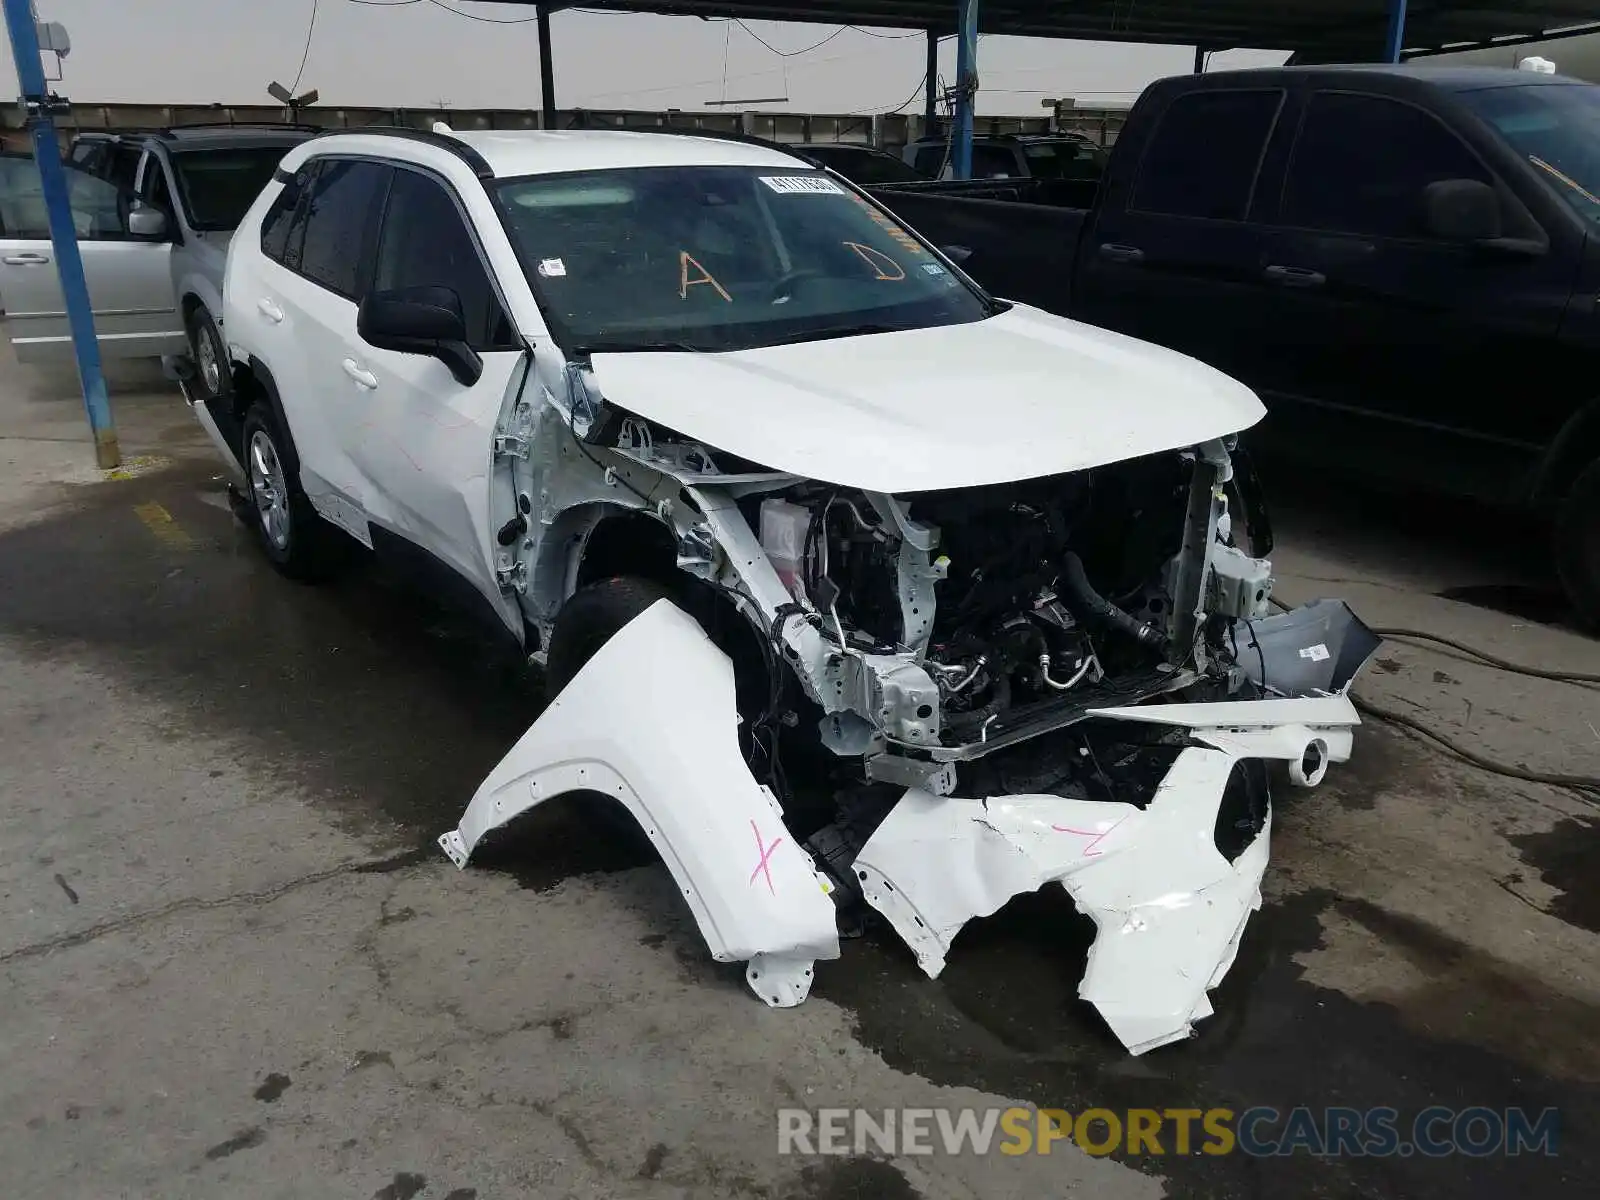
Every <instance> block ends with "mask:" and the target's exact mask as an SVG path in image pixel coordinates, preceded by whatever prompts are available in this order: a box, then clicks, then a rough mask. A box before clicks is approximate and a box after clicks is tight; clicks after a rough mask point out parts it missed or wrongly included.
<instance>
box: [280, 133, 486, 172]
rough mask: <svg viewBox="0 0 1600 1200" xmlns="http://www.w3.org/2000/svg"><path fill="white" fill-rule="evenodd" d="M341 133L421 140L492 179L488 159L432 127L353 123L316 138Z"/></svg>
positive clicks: (413, 140) (473, 170)
mask: <svg viewBox="0 0 1600 1200" xmlns="http://www.w3.org/2000/svg"><path fill="white" fill-rule="evenodd" d="M341 133H376V134H380V135H382V136H384V137H397V138H404V139H406V140H407V141H411V142H422V143H424V144H426V145H429V146H437V147H439V149H441V150H448V151H450V153H451V154H454V155H455V156H456V157H457V158H459V159H460V160H461V161H462V162H464V163H466V164H467V166H468V167H469V168H471V170H472V173H473V174H474V175H476V176H477V177H478V178H479V179H493V178H494V168H493V167H491V166H490V165H489V160H488V159H486V158H484V157H483V155H481V154H479V153H478V152H477V151H476V150H474V149H473V148H472V147H471V146H469V145H467V143H465V142H463V141H462V140H461V139H460V138H457V137H451V136H450V135H449V134H448V133H436V132H434V131H433V130H432V129H414V128H412V127H411V126H409V125H353V126H351V127H349V128H347V129H326V128H324V129H322V131H321V132H320V133H319V134H318V137H317V138H312V139H311V140H312V141H316V140H318V138H322V137H332V136H334V135H336V134H341Z"/></svg>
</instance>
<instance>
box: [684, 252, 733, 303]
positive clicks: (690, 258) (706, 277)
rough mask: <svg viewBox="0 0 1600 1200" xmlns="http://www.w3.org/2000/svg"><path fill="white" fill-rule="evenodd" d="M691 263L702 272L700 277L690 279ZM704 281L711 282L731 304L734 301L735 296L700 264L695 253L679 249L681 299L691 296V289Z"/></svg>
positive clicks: (718, 293)
mask: <svg viewBox="0 0 1600 1200" xmlns="http://www.w3.org/2000/svg"><path fill="white" fill-rule="evenodd" d="M691 265H692V266H693V267H694V269H695V270H696V271H699V272H700V278H698V279H690V278H689V267H690V266H691ZM702 283H709V284H710V285H711V286H712V287H714V288H716V289H717V295H719V296H721V297H722V298H723V299H724V300H726V301H727V302H728V303H729V304H732V303H733V297H732V296H730V295H728V293H727V290H726V289H725V288H724V287H723V286H722V285H721V284H720V283H718V282H717V280H716V276H714V275H712V274H711V272H710V271H708V270H706V269H705V268H704V267H702V266H701V265H700V263H699V261H698V260H697V259H696V258H695V257H694V255H692V254H690V253H689V252H688V251H687V250H681V251H679V252H678V297H679V299H682V300H687V299H688V298H689V289H690V288H692V287H699V286H700V285H701V284H702Z"/></svg>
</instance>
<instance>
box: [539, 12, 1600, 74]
mask: <svg viewBox="0 0 1600 1200" xmlns="http://www.w3.org/2000/svg"><path fill="white" fill-rule="evenodd" d="M512 2H514V3H518V2H520V3H529V4H531V3H534V2H535V0H512ZM579 4H581V6H582V7H584V8H590V9H595V8H603V9H609V10H612V11H615V12H653V13H667V14H671V15H675V16H685V17H740V18H743V19H745V20H762V21H809V22H817V23H823V24H830V25H871V26H879V27H889V28H900V29H932V30H934V31H936V32H938V33H943V34H949V33H954V32H955V31H956V17H957V7H958V5H957V0H812V2H811V3H802V2H801V0H579ZM579 4H553V5H546V6H545V8H546V9H547V10H554V11H559V10H560V9H562V8H572V7H578V6H579ZM1389 9H1390V0H1275V2H1274V0H981V5H980V8H979V15H978V27H979V29H980V30H981V31H982V32H984V33H994V34H1013V35H1017V36H1022V37H1050V38H1083V39H1093V40H1100V41H1120V42H1166V43H1176V44H1179V45H1186V46H1192V45H1202V46H1205V47H1207V48H1209V49H1227V48H1231V47H1234V46H1253V47H1261V48H1265V49H1275V50H1294V51H1298V52H1300V53H1301V54H1303V55H1305V56H1307V57H1315V58H1318V59H1322V60H1324V61H1329V60H1332V59H1334V58H1340V57H1344V58H1350V59H1356V60H1368V61H1370V60H1372V59H1374V58H1377V57H1379V56H1380V54H1381V51H1382V48H1383V43H1384V34H1385V31H1386V30H1387V28H1388V23H1389ZM1408 10H1409V11H1408V12H1407V15H1406V32H1405V49H1406V50H1407V52H1411V53H1415V52H1418V51H1423V52H1426V51H1437V50H1440V49H1442V48H1445V47H1451V48H1454V47H1456V46H1460V47H1461V48H1466V46H1468V45H1481V44H1483V43H1485V42H1489V41H1491V40H1495V39H1501V38H1533V37H1537V36H1539V35H1541V34H1547V33H1551V32H1554V31H1557V30H1562V29H1566V28H1570V27H1573V26H1581V25H1586V24H1588V25H1592V24H1594V23H1595V22H1596V20H1597V17H1600V13H1597V11H1596V3H1595V0H1410V3H1409V5H1408Z"/></svg>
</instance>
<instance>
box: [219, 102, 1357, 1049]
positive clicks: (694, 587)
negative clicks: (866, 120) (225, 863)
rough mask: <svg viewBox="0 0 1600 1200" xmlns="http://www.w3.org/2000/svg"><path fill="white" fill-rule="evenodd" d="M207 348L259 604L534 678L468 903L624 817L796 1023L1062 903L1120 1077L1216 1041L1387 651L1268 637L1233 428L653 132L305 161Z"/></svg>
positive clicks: (288, 163) (452, 140)
mask: <svg viewBox="0 0 1600 1200" xmlns="http://www.w3.org/2000/svg"><path fill="white" fill-rule="evenodd" d="M224 304H225V312H226V319H225V323H224V327H225V328H226V330H227V337H228V341H229V347H228V349H229V353H230V357H231V359H232V362H233V384H234V386H233V389H232V392H231V395H229V396H228V397H226V398H225V399H221V400H214V401H209V402H206V403H203V404H201V405H199V406H197V410H196V411H197V413H198V414H199V415H200V417H201V419H202V421H203V422H204V423H205V424H206V426H207V428H208V430H209V431H210V432H211V433H212V435H213V437H214V438H215V440H216V441H217V443H218V445H219V447H220V448H221V450H222V452H223V453H224V455H226V456H227V459H228V461H229V463H230V464H231V466H232V468H233V470H234V473H235V478H236V480H237V483H238V487H239V488H240V490H241V491H242V493H243V494H244V496H245V497H247V500H248V504H247V507H245V508H244V511H245V512H246V513H247V516H248V518H249V519H250V520H251V521H253V522H254V524H255V525H256V527H257V529H258V531H259V534H260V538H261V543H262V546H263V548H264V550H265V552H266V554H267V555H268V557H269V558H270V559H271V560H272V561H273V563H275V564H276V565H277V566H278V567H279V568H280V569H281V570H282V571H283V572H284V573H285V574H288V575H291V576H295V577H299V578H318V577H322V576H325V575H326V574H328V573H329V572H330V571H332V570H333V569H335V568H336V567H337V565H338V564H339V562H340V561H341V560H342V559H343V558H344V557H345V556H346V554H347V553H348V552H350V551H351V550H352V549H353V548H354V544H355V543H359V544H360V545H362V546H365V547H368V548H370V549H371V550H373V551H375V552H377V553H378V554H380V555H384V556H390V557H394V558H398V559H399V560H401V562H402V563H403V564H404V567H405V569H406V570H407V572H408V573H409V574H410V575H411V577H412V578H414V579H415V580H416V581H417V583H418V584H419V585H420V586H425V587H430V588H433V589H435V590H438V591H443V592H446V593H449V594H450V595H452V596H454V597H455V598H457V599H458V600H459V601H460V602H461V603H463V604H465V605H467V606H468V607H470V608H472V609H473V610H475V611H477V612H478V613H480V614H481V615H483V616H484V617H485V619H486V620H487V621H488V622H489V623H490V625H491V626H492V627H494V628H495V629H497V630H500V631H502V632H504V633H505V634H507V635H508V636H509V637H510V638H512V639H514V640H515V641H516V642H517V643H519V644H520V646H521V647H522V649H523V650H524V652H525V653H526V654H527V655H528V656H529V657H530V658H531V659H532V660H534V661H535V662H537V663H543V665H544V666H545V669H546V673H547V678H548V681H549V685H550V692H551V694H552V695H553V696H554V697H555V698H554V701H553V703H552V704H551V705H550V707H549V708H548V709H547V710H546V712H545V714H544V715H543V716H542V717H540V719H539V720H538V721H537V722H536V723H535V724H534V725H533V726H532V728H530V729H529V730H528V732H527V734H526V735H525V736H524V737H523V738H522V739H521V741H519V742H518V744H517V745H516V746H515V747H514V748H512V749H511V751H510V752H509V754H508V755H507V756H506V758H505V759H504V761H503V762H501V764H500V765H499V766H498V767H497V768H496V769H495V770H494V772H493V773H492V774H491V775H490V777H489V778H488V779H487V780H486V781H485V782H484V784H483V785H482V787H481V788H480V789H479V791H478V794H477V795H476V796H475V797H474V798H473V799H472V801H471V803H470V804H469V806H468V807H467V810H466V812H465V814H464V816H463V817H462V819H461V821H460V823H459V825H458V827H457V828H456V829H453V830H451V831H449V832H448V833H446V834H445V835H444V836H443V837H442V838H441V839H440V840H441V844H442V845H443V848H444V849H445V851H446V852H447V853H448V854H449V856H450V857H451V858H452V859H453V860H454V861H455V862H456V863H457V865H460V866H464V865H465V864H466V862H467V860H468V858H469V856H470V855H471V854H472V853H473V850H474V849H475V847H476V846H477V845H478V844H479V843H480V841H481V839H482V838H483V837H484V836H485V835H486V834H487V833H489V832H490V831H492V830H494V829H496V828H499V827H501V826H503V825H505V824H506V823H507V822H508V821H510V820H512V819H513V818H514V817H516V816H518V815H519V814H521V813H524V812H526V811H528V810H529V809H531V808H533V807H534V806H536V805H538V804H540V803H542V802H543V801H545V800H547V799H549V798H551V797H554V796H559V795H562V794H565V793H571V792H582V793H585V794H586V795H589V796H591V797H593V798H594V799H595V803H596V804H597V805H599V804H602V803H606V804H610V805H613V806H615V805H620V806H621V808H623V809H625V810H626V812H627V813H628V814H630V815H631V816H632V818H633V819H634V820H636V821H637V823H638V824H639V826H640V827H641V828H642V829H643V831H644V832H645V834H647V835H648V837H649V839H650V840H651V842H652V843H653V844H654V846H655V848H656V849H657V850H658V851H659V853H660V856H661V858H662V860H663V861H664V863H665V864H666V866H667V868H668V870H669V871H670V872H671V874H672V876H673V878H674V879H675V880H676V882H677V885H678V887H679V888H680V890H681V891H682V893H683V895H684V897H685V900H686V902H687V904H688V905H689V907H690V909H691V910H692V912H693V914H694V917H695V919H696V921H697V923H698V925H699V928H700V930H701V932H702V933H703V935H704V937H705V939H706V942H707V944H708V946H709V948H710V950H711V953H712V954H713V955H714V957H716V958H717V959H719V960H723V961H741V962H746V963H747V964H748V966H747V969H746V977H747V979H748V981H749V983H750V986H751V987H752V988H753V989H754V990H755V992H756V993H757V994H758V995H759V996H760V997H761V998H762V999H763V1000H765V1001H766V1002H768V1003H770V1004H773V1005H780V1006H781V1005H791V1004H796V1003H799V1002H800V1001H801V1000H803V999H804V998H805V996H806V994H807V992H808V991H809V988H810V985H811V981H812V972H813V965H814V963H815V962H816V960H819V959H831V958H835V957H837V956H838V954H839V930H840V928H841V927H846V928H848V927H850V926H852V925H854V924H855V923H856V922H857V921H859V919H860V918H861V917H862V916H863V915H864V914H865V912H866V910H867V908H869V907H870V908H871V909H873V910H876V912H877V913H879V914H881V916H882V917H883V918H884V919H886V920H887V922H888V923H889V924H890V925H891V926H892V927H893V928H894V929H895V930H896V931H897V932H898V933H899V934H900V936H901V937H903V938H904V940H905V941H906V942H907V943H908V945H909V946H910V947H911V949H912V950H913V951H914V952H915V954H916V957H917V960H918V962H919V963H920V964H921V965H922V967H923V968H924V970H926V971H927V972H928V973H929V974H930V975H936V974H937V973H938V972H939V970H940V969H941V968H942V967H943V964H944V961H945V955H946V953H947V952H948V951H949V949H950V946H951V943H952V941H953V939H954V938H955V935H956V933H957V932H958V931H959V930H960V929H961V927H962V926H963V925H964V924H965V923H966V922H967V921H969V920H971V919H972V918H973V917H976V916H984V915H987V914H990V913H993V912H994V911H996V910H997V909H998V908H1000V907H1001V906H1002V905H1003V904H1005V903H1006V901H1007V900H1008V899H1010V898H1011V897H1012V896H1015V895H1017V894H1019V893H1022V892H1028V891H1033V890H1035V889H1037V888H1039V887H1041V886H1043V885H1045V884H1047V883H1052V882H1059V883H1060V884H1062V885H1063V886H1064V887H1065V888H1066V890H1067V891H1068V893H1070V895H1071V897H1072V899H1073V901H1074V902H1075V904H1076V905H1077V906H1078V907H1079V908H1080V909H1081V910H1082V911H1084V912H1085V913H1087V914H1088V915H1090V916H1091V917H1092V918H1093V919H1094V920H1095V922H1096V923H1097V925H1098V927H1099V930H1100V933H1099V936H1098V939H1097V941H1096V944H1095V947H1094V950H1093V952H1092V954H1091V956H1090V960H1089V967H1088V971H1087V973H1086V974H1085V976H1084V980H1083V983H1082V986H1081V994H1082V995H1083V997H1084V998H1085V999H1087V1000H1089V1001H1090V1002H1092V1003H1093V1004H1094V1005H1096V1006H1097V1007H1098V1009H1099V1011H1100V1012H1101V1013H1102V1014H1103V1015H1104V1017H1105V1019H1106V1021H1107V1022H1108V1024H1109V1026H1110V1028H1111V1029H1112V1031H1113V1032H1114V1033H1115V1034H1116V1036H1117V1037H1119V1038H1120V1039H1121V1040H1122V1041H1123V1043H1124V1044H1125V1045H1126V1046H1127V1047H1128V1048H1129V1049H1130V1050H1131V1051H1133V1052H1134V1053H1139V1052H1142V1051H1144V1050H1147V1049H1150V1048H1152V1047H1154V1046H1158V1045H1161V1044H1163V1043H1165V1042H1169V1041H1172V1040H1174V1039H1177V1038H1181V1037H1184V1036H1186V1035H1187V1034H1188V1033H1189V1031H1190V1026H1191V1022H1192V1021H1193V1020H1195V1019H1196V1018H1199V1017H1203V1016H1205V1015H1207V1014H1208V1013H1209V1012H1210V1007H1209V1004H1208V1002H1207V997H1206V993H1207V991H1208V989H1209V988H1210V987H1212V986H1214V985H1215V984H1216V983H1217V981H1218V980H1219V979H1220V978H1221V977H1222V975H1223V973H1224V972H1225V971H1226V970H1227V967H1228V965H1229V963H1230V962H1231V961H1232V958H1233V955H1234V953H1235V950H1236V949H1237V946H1238V944H1239V939H1240V937H1241V935H1242V933H1243V929H1244V924H1245V921H1246V919H1247V918H1248V916H1249V914H1250V913H1251V911H1253V910H1254V909H1255V908H1256V907H1257V906H1258V905H1259V903H1260V891H1259V885H1260V881H1261V877H1262V872H1263V870H1264V868H1265V865H1266V860H1267V844H1268V831H1269V828H1270V821H1271V817H1270V802H1269V797H1268V775H1269V772H1268V771H1267V769H1266V765H1267V764H1268V763H1270V762H1274V761H1276V762H1280V763H1281V764H1283V767H1282V769H1281V770H1280V771H1279V773H1280V774H1286V775H1287V776H1289V777H1290V778H1292V779H1293V780H1295V781H1296V782H1298V783H1300V784H1302V785H1314V784H1315V783H1316V782H1318V781H1319V780H1320V779H1321V778H1322V775H1323V772H1324V771H1325V770H1326V769H1327V766H1328V764H1329V763H1330V762H1335V763H1336V762H1340V761H1343V760H1344V759H1346V758H1347V757H1348V756H1349V754H1350V750H1351V742H1352V731H1353V729H1354V727H1355V726H1356V725H1357V724H1358V718H1357V716H1356V713H1355V710H1354V708H1353V707H1352V705H1351V702H1350V700H1349V699H1348V697H1347V696H1346V695H1345V689H1346V688H1347V687H1348V685H1349V683H1350V681H1351V679H1352V678H1353V677H1354V675H1355V673H1356V672H1357V671H1358V670H1359V669H1360V667H1361V665H1362V664H1363V663H1364V662H1365V661H1366V659H1367V658H1368V657H1369V656H1370V654H1371V652H1372V650H1373V649H1374V648H1375V642H1374V639H1373V638H1372V636H1371V635H1370V634H1369V633H1368V632H1367V631H1366V630H1365V628H1364V627H1363V626H1361V624H1360V623H1359V621H1357V620H1356V619H1355V618H1354V617H1353V616H1352V615H1351V614H1350V612H1349V610H1348V609H1347V608H1346V607H1345V606H1344V605H1343V604H1342V603H1339V602H1337V601H1322V602H1319V603H1317V604H1314V605H1310V606H1307V607H1305V608H1302V609H1297V610H1293V611H1291V612H1287V613H1283V614H1279V615H1272V610H1271V608H1270V606H1269V605H1270V594H1271V589H1272V574H1271V564H1270V562H1268V561H1267V560H1266V559H1265V558H1263V557H1261V555H1263V554H1264V553H1265V552H1266V547H1265V546H1264V544H1263V543H1264V537H1263V533H1264V529H1265V524H1264V518H1263V516H1262V513H1261V511H1260V507H1259V501H1258V498H1257V497H1256V496H1255V495H1254V489H1253V488H1252V487H1251V486H1250V485H1249V480H1248V475H1247V472H1244V471H1236V468H1235V459H1236V457H1237V456H1236V454H1235V452H1234V441H1233V439H1234V435H1235V434H1236V433H1237V432H1238V431H1239V430H1241V429H1244V428H1245V427H1247V426H1249V425H1251V424H1253V423H1254V422H1255V421H1256V420H1258V419H1259V418H1260V417H1261V415H1262V408H1261V405H1260V404H1259V402H1258V401H1257V399H1256V397H1255V396H1254V395H1253V394H1252V393H1251V392H1250V391H1249V390H1247V389H1246V388H1245V387H1243V386H1241V385H1240V384H1238V383H1237V382H1235V381H1234V380H1232V379H1230V378H1228V377H1226V376H1224V375H1222V374H1219V373H1218V372H1217V371H1214V370H1212V369H1211V368H1209V367H1206V366H1203V365H1202V364H1200V363H1198V362H1195V361H1193V360H1191V359H1188V358H1185V357H1183V356H1181V355H1178V354H1175V353H1172V352H1169V351H1167V350H1163V349H1159V348H1157V347H1154V346H1149V345H1145V344H1143V343H1140V342H1136V341H1133V340H1130V339H1128V338H1125V337H1121V336H1118V335H1116V334H1112V333H1107V332H1104V331H1102V330H1099V329H1095V328H1091V327H1088V326H1084V325H1080V324H1077V323H1074V322H1072V321H1068V320H1064V319H1062V318H1058V317H1054V316H1050V315H1047V314H1045V313H1043V312H1039V311H1037V310H1034V309H1030V308H1027V307H1024V306H1022V305H1016V304H1009V303H1006V302H1005V301H1002V300H997V299H995V298H992V297H990V296H988V295H986V294H985V293H984V292H983V291H982V289H980V288H979V287H978V286H976V285H975V284H974V283H973V282H972V281H971V280H970V279H968V278H967V277H966V276H965V275H964V274H963V273H962V272H961V270H960V269H959V268H958V267H957V266H956V265H955V264H954V263H953V262H952V261H951V259H950V258H949V257H947V256H946V255H945V254H943V253H941V252H940V251H939V250H938V249H937V248H935V247H933V246H930V245H928V244H927V243H926V242H924V241H923V240H922V239H921V238H919V237H918V236H917V235H916V233H915V232H914V231H912V230H910V229H908V228H906V227H905V226H904V225H903V224H902V223H900V222H899V221H898V220H896V218H895V217H894V216H893V215H892V214H891V213H890V212H888V211H886V210H885V209H884V208H882V207H881V206H880V205H878V204H877V203H876V202H874V201H873V200H872V199H871V198H869V197H868V196H866V195H865V194H863V193H862V192H860V191H859V190H857V189H856V188H854V187H853V186H852V185H850V184H849V183H847V182H846V181H844V180H843V179H841V178H840V177H839V176H837V175H834V174H832V173H830V172H828V171H826V170H825V169H821V168H819V167H817V166H816V165H814V164H812V163H810V162H808V161H807V160H805V159H804V158H802V157H798V156H796V155H795V154H791V153H789V152H786V151H784V150H783V149H781V148H778V147H776V146H771V145H766V144H757V143H753V142H749V141H744V140H738V139H722V138H712V137H703V136H688V135H684V134H676V133H655V132H622V131H607V132H562V133H556V132H550V133H540V132H526V133H484V134H453V133H450V132H448V131H443V130H436V131H435V132H433V133H431V134H421V133H402V132H362V133H340V134H335V135H330V136H324V137H319V138H316V139H314V140H313V141H311V142H308V143H306V144H304V145H301V146H299V147H297V148H296V149H295V150H293V151H291V152H290V153H289V154H288V155H287V157H286V158H285V159H284V160H283V165H282V167H281V168H280V170H279V173H278V176H277V178H276V180H275V182H274V183H273V184H272V185H271V186H269V187H268V188H267V190H266V191H265V192H264V193H263V195H262V196H261V197H260V198H259V199H258V200H257V201H256V203H255V205H254V207H253V208H252V209H251V211H250V213H249V215H248V216H247V217H246V219H245V221H244V224H243V227H242V228H241V229H240V231H239V233H238V235H237V236H236V238H235V239H234V242H233V246H232V251H231V254H230V258H229V262H228V267H227V275H226V284H225V297H224ZM402 752H403V750H402Z"/></svg>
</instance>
